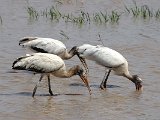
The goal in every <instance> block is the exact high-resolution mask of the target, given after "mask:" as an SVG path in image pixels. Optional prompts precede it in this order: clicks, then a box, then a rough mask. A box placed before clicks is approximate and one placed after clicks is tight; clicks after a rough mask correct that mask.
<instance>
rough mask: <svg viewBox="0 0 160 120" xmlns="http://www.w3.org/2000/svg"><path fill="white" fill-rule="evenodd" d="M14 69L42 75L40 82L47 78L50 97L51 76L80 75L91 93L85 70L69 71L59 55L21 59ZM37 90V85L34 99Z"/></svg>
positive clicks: (77, 67)
mask: <svg viewBox="0 0 160 120" xmlns="http://www.w3.org/2000/svg"><path fill="white" fill-rule="evenodd" d="M12 69H16V70H27V71H32V72H33V73H40V74H41V77H40V79H39V82H40V81H41V80H42V78H43V77H44V76H47V77H48V86H49V93H50V95H53V93H52V90H51V85H50V74H52V75H54V76H56V77H60V78H69V77H72V76H74V75H79V76H80V78H81V79H82V81H83V82H84V83H85V84H86V86H87V88H88V90H89V92H90V91H91V90H90V87H89V84H88V80H87V78H86V76H85V75H84V72H83V69H82V68H81V67H80V66H79V65H76V66H74V67H72V68H70V69H69V70H67V69H66V66H65V63H64V61H63V60H62V59H61V58H60V57H59V56H57V55H53V54H48V53H35V54H32V55H27V56H24V57H20V58H18V59H17V60H15V61H14V62H13V65H12ZM36 89H37V85H36V86H35V88H34V90H33V94H32V97H34V95H35V93H36Z"/></svg>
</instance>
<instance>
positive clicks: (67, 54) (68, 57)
mask: <svg viewBox="0 0 160 120" xmlns="http://www.w3.org/2000/svg"><path fill="white" fill-rule="evenodd" d="M73 56H74V54H73V53H72V52H71V53H68V51H67V50H66V51H65V53H64V55H62V59H65V60H67V59H70V58H72V57H73Z"/></svg>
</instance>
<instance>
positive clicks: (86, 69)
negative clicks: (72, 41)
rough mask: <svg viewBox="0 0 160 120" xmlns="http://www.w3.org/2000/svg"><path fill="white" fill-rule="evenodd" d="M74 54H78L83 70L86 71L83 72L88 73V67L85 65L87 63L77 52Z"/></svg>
mask: <svg viewBox="0 0 160 120" xmlns="http://www.w3.org/2000/svg"><path fill="white" fill-rule="evenodd" d="M76 55H77V56H78V58H79V60H80V61H81V63H82V65H83V66H84V68H85V71H86V72H85V74H86V75H88V73H89V69H88V66H87V63H86V61H85V59H84V58H82V57H80V56H79V53H77V54H76Z"/></svg>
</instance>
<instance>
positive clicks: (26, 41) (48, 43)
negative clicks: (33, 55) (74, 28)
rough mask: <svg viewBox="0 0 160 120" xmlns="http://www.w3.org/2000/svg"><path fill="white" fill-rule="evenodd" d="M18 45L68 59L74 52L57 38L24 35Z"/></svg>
mask: <svg viewBox="0 0 160 120" xmlns="http://www.w3.org/2000/svg"><path fill="white" fill-rule="evenodd" d="M19 45H20V46H22V47H24V48H29V49H31V50H32V51H33V52H41V53H51V54H55V55H58V56H60V57H61V58H62V59H70V58H71V57H73V56H74V55H75V54H74V53H73V52H72V51H69V52H68V51H67V48H66V46H65V45H64V44H63V43H62V42H61V41H59V40H55V39H52V38H42V37H24V38H22V39H21V40H20V41H19Z"/></svg>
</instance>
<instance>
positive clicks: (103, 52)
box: [91, 47, 126, 67]
mask: <svg viewBox="0 0 160 120" xmlns="http://www.w3.org/2000/svg"><path fill="white" fill-rule="evenodd" d="M91 57H92V59H94V60H95V62H96V63H98V64H100V65H103V66H106V67H118V66H120V65H122V64H124V63H125V62H126V59H125V58H124V57H123V56H122V55H121V54H120V53H118V52H117V51H115V50H113V49H110V48H107V47H101V48H98V50H97V51H96V52H95V53H94V54H92V56H91Z"/></svg>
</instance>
